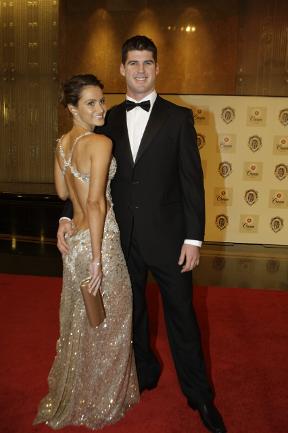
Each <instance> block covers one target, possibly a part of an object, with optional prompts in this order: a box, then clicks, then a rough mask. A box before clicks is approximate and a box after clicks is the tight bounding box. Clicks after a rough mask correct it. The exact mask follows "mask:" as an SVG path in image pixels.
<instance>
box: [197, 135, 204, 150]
mask: <svg viewBox="0 0 288 433" xmlns="http://www.w3.org/2000/svg"><path fill="white" fill-rule="evenodd" d="M205 144H206V139H205V135H203V134H197V146H198V149H199V150H200V149H202V147H204V146H205Z"/></svg>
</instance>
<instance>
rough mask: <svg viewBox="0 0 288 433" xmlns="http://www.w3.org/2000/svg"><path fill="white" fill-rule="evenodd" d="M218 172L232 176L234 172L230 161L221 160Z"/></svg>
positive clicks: (224, 175) (223, 175) (225, 175)
mask: <svg viewBox="0 0 288 433" xmlns="http://www.w3.org/2000/svg"><path fill="white" fill-rule="evenodd" d="M218 172H219V174H220V175H221V176H222V177H227V176H230V174H231V173H232V164H231V162H228V161H223V162H220V164H219V166H218Z"/></svg>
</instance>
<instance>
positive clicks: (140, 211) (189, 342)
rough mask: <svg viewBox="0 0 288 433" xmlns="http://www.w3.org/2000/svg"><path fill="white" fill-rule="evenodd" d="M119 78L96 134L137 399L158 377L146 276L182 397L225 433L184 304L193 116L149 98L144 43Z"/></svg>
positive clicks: (195, 184) (193, 220)
mask: <svg viewBox="0 0 288 433" xmlns="http://www.w3.org/2000/svg"><path fill="white" fill-rule="evenodd" d="M120 73H121V75H122V76H123V77H125V79H126V84H127V96H126V101H125V102H123V103H122V104H120V105H118V106H115V107H113V108H112V109H111V110H110V112H109V113H108V114H107V122H106V125H105V126H104V128H103V129H102V130H101V132H102V133H104V134H106V135H107V136H109V137H110V138H111V139H112V141H113V142H114V156H115V158H116V161H117V173H116V176H115V178H114V179H113V181H112V184H111V190H112V198H113V203H114V210H115V215H116V219H117V222H118V224H119V228H120V234H121V244H122V248H123V251H124V254H125V258H126V261H127V266H128V270H129V274H130V277H131V283H132V290H133V298H134V302H133V308H134V311H133V320H134V323H133V330H134V337H133V341H134V351H135V359H136V366H137V373H138V379H139V386H140V391H144V390H151V389H153V388H155V387H156V385H157V382H158V380H159V376H160V364H159V361H158V359H157V358H156V356H155V354H154V353H153V351H152V349H151V345H150V339H149V324H148V315H147V305H146V297H145V288H146V282H147V273H148V270H150V272H151V273H152V275H153V276H154V278H155V280H156V281H157V283H158V285H159V287H160V291H161V295H162V300H163V306H164V313H165V320H166V325H167V331H168V337H169V343H170V347H171V351H172V355H173V359H174V363H175V367H176V371H177V375H178V379H179V382H180V386H181V389H182V391H183V393H184V395H185V396H186V398H187V400H188V404H189V405H190V407H191V408H192V409H194V410H197V411H198V412H199V415H200V417H201V419H202V421H203V423H204V425H205V426H206V427H207V429H208V430H209V431H211V432H213V433H224V432H226V428H225V426H224V423H223V420H222V417H221V415H220V413H219V412H218V410H217V408H216V407H215V405H214V403H213V397H214V396H213V390H212V388H211V384H210V383H209V379H208V377H207V372H206V368H205V362H204V358H203V353H202V348H201V338H200V333H199V328H198V324H197V319H196V316H195V312H194V308H193V305H192V270H193V269H194V268H195V267H196V266H197V265H198V263H199V249H200V247H201V244H202V240H203V237H204V226H205V203H204V187H203V173H202V168H201V161H200V156H199V151H198V147H197V139H196V132H195V129H194V126H193V117H192V113H191V110H189V109H187V108H184V107H180V106H177V105H175V104H172V103H171V102H168V101H166V100H164V99H162V98H161V97H160V96H159V95H157V93H156V91H155V81H156V76H157V75H158V73H159V66H158V63H157V48H156V46H155V44H154V43H153V41H152V40H150V39H149V38H147V37H145V36H134V37H132V38H130V39H128V40H127V41H126V42H125V43H124V44H123V47H122V63H121V66H120ZM65 231H67V222H65V221H62V222H61V223H60V226H59V231H58V246H59V249H60V250H61V251H64V249H65V246H64V238H63V233H64V232H65Z"/></svg>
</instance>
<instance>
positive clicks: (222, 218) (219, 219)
mask: <svg viewBox="0 0 288 433" xmlns="http://www.w3.org/2000/svg"><path fill="white" fill-rule="evenodd" d="M228 223H229V220H228V216H227V215H224V214H221V215H217V216H216V220H215V224H216V226H217V227H218V229H219V230H224V229H225V228H226V227H227V226H228Z"/></svg>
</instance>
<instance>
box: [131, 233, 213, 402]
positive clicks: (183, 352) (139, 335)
mask: <svg viewBox="0 0 288 433" xmlns="http://www.w3.org/2000/svg"><path fill="white" fill-rule="evenodd" d="M126 259H127V265H128V270H129V274H130V278H131V283H132V291H133V331H134V336H133V342H134V352H135V360H136V367H137V373H138V379H139V385H140V387H143V388H145V387H147V386H149V383H153V382H155V381H157V379H158V377H159V375H160V365H159V361H158V360H157V358H156V356H155V354H154V353H153V351H152V349H151V346H150V338H149V325H148V313H147V304H146V293H145V292H146V291H145V289H146V283H147V274H148V270H150V272H151V273H152V275H153V277H154V278H155V280H156V281H157V283H158V285H159V287H160V292H161V296H162V302H163V308H164V315H165V321H166V327H167V333H168V338H169V343H170V348H171V352H172V355H173V359H174V364H175V367H176V371H177V375H178V379H179V382H180V385H181V388H182V391H183V393H184V395H185V396H186V397H187V400H188V402H189V403H190V404H191V405H192V406H197V404H199V403H202V402H207V401H209V400H212V399H213V391H212V388H211V385H210V383H209V380H208V376H207V372H206V368H205V361H204V357H203V352H202V347H201V337H200V332H199V327H198V323H197V319H196V315H195V311H194V308H193V304H192V272H185V273H182V274H181V272H180V266H179V265H178V264H177V260H176V261H175V263H165V264H162V265H161V264H159V263H153V262H151V261H150V260H149V258H147V257H143V255H142V253H141V248H140V247H139V244H138V242H137V238H136V235H135V232H134V233H133V236H132V240H131V245H130V251H129V256H128V257H126Z"/></svg>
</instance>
